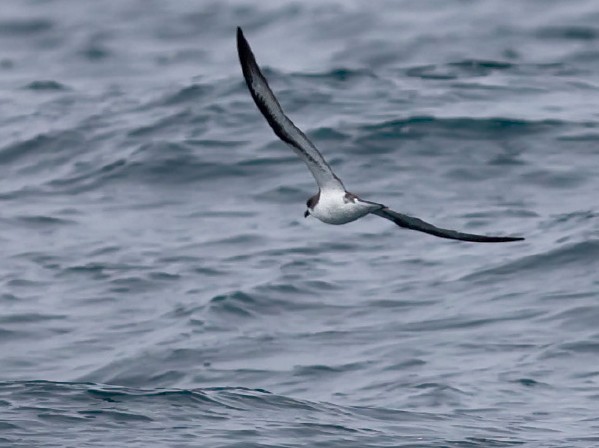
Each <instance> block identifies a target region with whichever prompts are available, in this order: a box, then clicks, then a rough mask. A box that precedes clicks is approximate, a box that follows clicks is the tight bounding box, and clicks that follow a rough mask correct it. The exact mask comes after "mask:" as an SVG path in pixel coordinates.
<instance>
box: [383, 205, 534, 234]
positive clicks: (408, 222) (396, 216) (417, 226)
mask: <svg viewBox="0 0 599 448" xmlns="http://www.w3.org/2000/svg"><path fill="white" fill-rule="evenodd" d="M372 213H374V214H375V215H378V216H381V217H383V218H385V219H388V220H390V221H393V222H394V223H395V224H397V225H398V226H400V227H405V228H406V229H412V230H417V231H419V232H424V233H430V234H431V235H435V236H438V237H439V238H448V239H450V240H460V241H471V242H474V243H508V242H510V241H522V240H524V238H519V237H510V236H484V235H475V234H472V233H462V232H456V231H455V230H447V229H441V228H439V227H436V226H434V225H432V224H429V223H428V222H424V221H423V220H422V219H418V218H414V217H413V216H408V215H403V214H401V213H397V212H394V211H393V210H390V209H388V208H386V207H385V208H382V209H380V210H376V211H374V212H372Z"/></svg>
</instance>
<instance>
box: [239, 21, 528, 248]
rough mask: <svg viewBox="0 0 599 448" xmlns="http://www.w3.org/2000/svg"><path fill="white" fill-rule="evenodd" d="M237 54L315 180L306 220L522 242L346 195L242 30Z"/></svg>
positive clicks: (259, 100)
mask: <svg viewBox="0 0 599 448" xmlns="http://www.w3.org/2000/svg"><path fill="white" fill-rule="evenodd" d="M237 51H238V53H239V62H240V63H241V68H242V70H243V77H244V78H245V82H246V84H247V86H248V89H249V91H250V93H251V95H252V98H253V99H254V101H255V103H256V106H258V109H260V112H262V115H264V118H266V121H267V122H268V124H269V125H270V127H271V128H272V130H273V131H274V132H275V134H276V135H277V136H278V137H279V138H280V139H281V140H283V141H284V142H285V143H287V144H288V145H289V146H291V149H293V151H295V153H296V154H297V155H298V156H299V157H300V158H301V159H302V160H303V161H304V162H305V163H306V165H307V166H308V169H309V170H310V171H311V172H312V175H313V176H314V178H315V179H316V183H317V184H318V188H319V190H318V193H316V194H315V195H314V196H312V197H311V198H310V199H308V201H307V203H306V205H307V207H308V209H307V210H306V212H305V214H304V216H305V217H308V216H309V215H312V216H314V217H315V218H318V219H319V220H321V221H322V222H325V223H327V224H346V223H348V222H352V221H355V220H356V219H359V218H361V217H363V216H366V215H368V214H373V215H377V216H380V217H382V218H385V219H388V220H389V221H392V222H394V223H395V224H397V225H398V226H400V227H405V228H407V229H412V230H417V231H419V232H424V233H429V234H431V235H435V236H438V237H440V238H448V239H452V240H461V241H472V242H475V243H507V242H510V241H521V240H523V239H524V238H518V237H507V236H484V235H475V234H472V233H463V232H457V231H455V230H447V229H441V228H439V227H436V226H434V225H432V224H429V223H427V222H424V221H422V220H421V219H418V218H414V217H412V216H408V215H404V214H402V213H398V212H395V211H393V210H391V209H389V208H388V207H386V206H385V205H383V204H378V203H376V202H370V201H365V200H363V199H360V198H359V197H358V196H356V195H355V194H353V193H350V192H348V191H347V190H346V189H345V187H344V186H343V183H342V182H341V180H340V179H339V178H338V177H337V176H336V175H335V173H333V170H332V169H331V167H330V166H329V164H328V163H327V162H326V160H325V159H324V157H322V154H320V152H319V151H318V149H316V147H315V146H314V145H313V144H312V142H311V141H310V140H309V139H308V137H306V135H305V134H304V133H303V132H302V131H301V130H300V129H299V128H298V127H297V126H295V125H294V124H293V122H292V121H291V120H290V119H289V118H287V116H286V115H285V113H284V112H283V109H282V108H281V105H280V104H279V102H278V101H277V98H276V97H275V95H274V93H273V92H272V90H271V89H270V87H269V85H268V82H267V81H266V78H265V77H264V75H263V74H262V72H261V71H260V67H258V64H257V63H256V59H255V57H254V54H253V53H252V49H251V48H250V45H249V43H248V41H247V40H246V39H245V37H244V35H243V31H241V28H237Z"/></svg>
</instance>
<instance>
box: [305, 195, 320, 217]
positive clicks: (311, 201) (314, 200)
mask: <svg viewBox="0 0 599 448" xmlns="http://www.w3.org/2000/svg"><path fill="white" fill-rule="evenodd" d="M318 199H320V191H319V192H318V193H316V194H315V195H314V196H312V197H311V198H310V199H308V200H307V201H306V207H308V209H307V210H306V211H305V212H304V218H307V217H308V216H310V212H311V211H312V210H314V207H316V204H317V203H318Z"/></svg>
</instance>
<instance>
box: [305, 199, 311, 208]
mask: <svg viewBox="0 0 599 448" xmlns="http://www.w3.org/2000/svg"><path fill="white" fill-rule="evenodd" d="M311 201H312V198H310V199H308V200H307V201H306V207H308V208H310V202H311Z"/></svg>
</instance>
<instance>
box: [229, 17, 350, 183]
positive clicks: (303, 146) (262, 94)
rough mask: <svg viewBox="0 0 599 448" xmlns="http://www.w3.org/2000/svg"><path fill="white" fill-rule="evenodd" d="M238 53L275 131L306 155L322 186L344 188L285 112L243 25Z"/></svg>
mask: <svg viewBox="0 0 599 448" xmlns="http://www.w3.org/2000/svg"><path fill="white" fill-rule="evenodd" d="M237 52H238V53H239V62H240V63H241V69H242V71H243V77H244V78H245V82H246V84H247V86H248V89H249V91H250V93H251V95H252V98H253V99H254V102H255V103H256V106H258V109H260V112H262V115H264V118H266V121H267V122H268V124H269V125H270V127H271V128H272V129H273V131H274V132H275V134H276V135H277V136H278V137H279V138H280V139H281V140H283V141H284V142H285V143H287V144H288V145H289V146H291V148H292V149H293V150H294V151H295V153H296V154H297V155H298V156H300V157H301V158H302V160H303V161H304V162H306V165H308V168H309V169H310V171H311V172H312V174H313V175H314V178H315V179H316V183H317V184H318V186H319V187H320V188H321V189H343V190H345V189H344V187H343V184H342V183H341V180H339V178H338V177H337V176H335V173H333V170H332V169H331V167H330V166H329V164H328V163H327V162H326V160H325V159H324V157H322V155H321V154H320V152H319V151H318V149H316V147H315V146H314V145H313V144H312V142H311V141H310V140H308V137H306V135H305V134H304V133H303V132H302V131H301V130H300V129H299V128H298V127H297V126H295V125H294V124H293V122H292V121H291V120H290V119H289V118H288V117H287V116H286V115H285V113H284V112H283V109H282V108H281V105H280V104H279V102H278V101H277V98H276V97H275V95H274V93H273V92H272V90H271V89H270V87H269V85H268V82H267V81H266V78H265V77H264V75H263V74H262V72H261V71H260V67H258V64H257V63H256V58H255V57H254V54H253V53H252V49H251V48H250V44H249V43H248V41H247V40H246V39H245V37H244V35H243V31H241V28H237Z"/></svg>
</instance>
